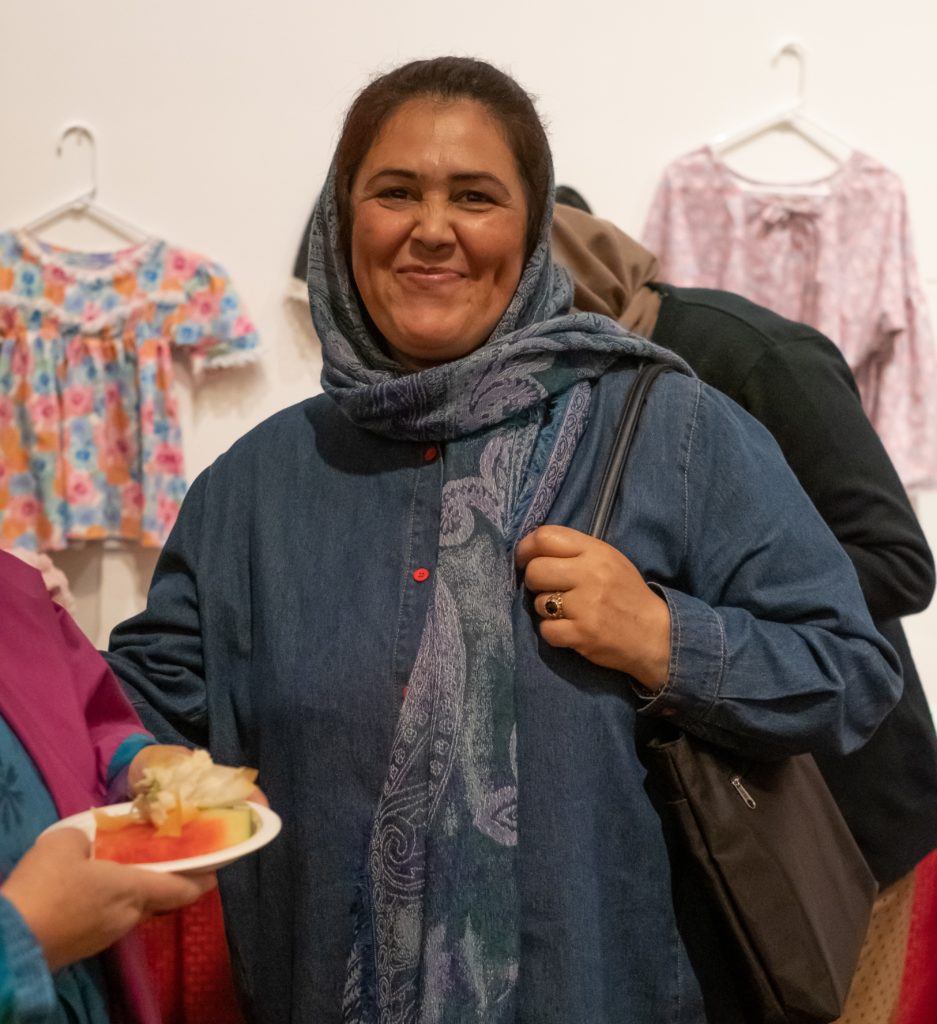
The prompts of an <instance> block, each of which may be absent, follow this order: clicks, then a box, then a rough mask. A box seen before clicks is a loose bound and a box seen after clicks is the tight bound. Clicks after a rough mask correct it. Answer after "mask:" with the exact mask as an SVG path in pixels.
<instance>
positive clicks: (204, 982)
mask: <svg viewBox="0 0 937 1024" xmlns="http://www.w3.org/2000/svg"><path fill="white" fill-rule="evenodd" d="M140 931H141V932H142V935H143V944H144V947H145V949H146V957H147V961H148V963H149V965H150V970H151V971H152V973H153V976H154V979H155V983H156V989H157V993H158V996H159V1006H160V1013H161V1014H162V1019H163V1024H244V1018H243V1016H242V1015H241V1012H240V1011H239V1009H238V1006H237V1001H236V999H235V996H234V984H233V982H232V979H231V967H230V963H229V960H228V947H227V944H226V943H225V937H224V925H223V923H222V917H221V900H220V899H219V898H218V892H217V890H216V891H214V892H210V893H208V894H207V895H206V896H203V897H202V898H201V899H200V900H199V901H198V902H197V903H194V904H193V905H192V906H191V907H185V908H184V909H183V910H179V911H176V912H175V913H173V914H166V915H165V916H162V917H154V918H152V919H151V920H149V921H147V922H146V924H144V925H143V926H142V927H141V929H140Z"/></svg>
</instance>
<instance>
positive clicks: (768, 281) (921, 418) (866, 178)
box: [643, 146, 937, 489]
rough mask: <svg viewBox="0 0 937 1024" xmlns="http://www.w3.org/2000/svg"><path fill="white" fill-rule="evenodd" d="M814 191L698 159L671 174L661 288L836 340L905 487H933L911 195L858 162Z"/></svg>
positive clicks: (925, 334) (928, 351) (934, 363)
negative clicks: (685, 290) (707, 292)
mask: <svg viewBox="0 0 937 1024" xmlns="http://www.w3.org/2000/svg"><path fill="white" fill-rule="evenodd" d="M815 184H818V185H820V184H822V185H824V186H825V188H824V189H823V191H822V194H809V193H798V192H796V191H791V190H789V189H788V190H784V189H781V188H777V187H774V186H771V185H767V184H760V183H757V182H750V181H748V180H747V179H745V178H743V177H742V176H741V175H737V174H735V173H733V172H732V171H730V170H729V168H728V167H727V166H726V165H725V164H724V163H723V162H722V161H721V160H720V159H719V158H718V157H717V156H716V155H715V153H714V152H713V151H712V149H711V148H710V147H708V146H707V147H704V148H702V149H698V150H696V151H694V152H692V153H689V154H687V155H686V156H684V157H681V158H680V159H679V160H676V161H674V163H672V164H671V165H670V166H669V167H668V168H667V169H666V170H665V171H664V175H663V178H662V180H661V182H660V184H659V186H658V188H657V193H656V195H655V196H654V200H653V203H652V205H651V210H650V213H649V214H648V219H647V224H646V226H645V230H644V238H643V241H644V244H645V245H646V246H647V248H648V249H650V250H651V252H653V253H655V254H656V256H657V257H658V259H659V260H660V266H661V272H660V279H661V280H663V281H667V282H669V283H671V284H675V285H683V286H685V287H697V288H721V289H725V290H726V291H731V292H736V293H737V294H739V295H744V296H745V297H746V298H748V299H751V300H752V301H753V302H757V303H758V304H759V305H762V306H767V307H768V308H769V309H773V310H774V311H775V312H777V313H780V314H781V315H782V316H786V317H788V318H789V319H791V320H799V321H801V322H804V323H808V324H811V325H812V326H813V327H815V328H817V330H819V331H821V332H822V333H823V334H825V335H827V337H829V338H831V339H832V340H833V341H835V342H836V343H837V344H838V345H839V347H840V349H841V350H842V352H843V355H844V356H845V357H846V361H847V362H848V363H849V366H850V368H851V369H852V372H853V374H854V375H855V378H856V383H857V384H858V385H859V391H860V393H861V395H862V405H863V408H864V409H865V411H866V414H867V415H868V417H869V419H870V421H871V422H872V425H873V426H874V427H875V429H876V430H877V431H878V434H879V436H880V437H881V439H882V441H883V443H884V445H885V448H886V449H887V451H888V454H889V455H890V456H891V458H892V461H893V462H894V464H895V468H896V469H897V470H898V474H899V476H900V477H901V479H902V481H903V482H904V485H905V487H907V488H909V489H912V488H928V487H937V354H935V350H934V341H933V336H932V332H931V328H930V323H929V320H928V316H927V309H926V304H925V301H924V295H923V292H922V291H921V287H920V283H919V279H918V272H917V265H916V261H915V257H914V251H913V248H912V244H911V231H910V227H909V225H908V214H907V203H906V200H905V194H904V189H903V188H902V185H901V182H900V180H899V179H898V177H897V176H896V175H895V174H894V173H892V172H891V171H889V170H888V169H887V168H885V167H883V166H882V165H881V164H880V163H878V162H877V161H876V160H873V159H872V158H871V157H869V156H866V155H865V154H863V153H859V152H854V153H853V154H852V156H851V157H850V158H849V159H848V160H847V161H846V162H845V163H844V164H843V166H842V167H841V168H840V169H839V170H838V171H837V172H836V173H835V174H833V175H831V176H830V177H829V178H826V179H824V181H823V182H822V183H815Z"/></svg>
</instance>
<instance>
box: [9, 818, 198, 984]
mask: <svg viewBox="0 0 937 1024" xmlns="http://www.w3.org/2000/svg"><path fill="white" fill-rule="evenodd" d="M90 853H91V844H90V843H89V842H88V837H87V836H86V835H85V834H84V833H83V832H80V831H78V830H77V829H73V828H63V829H59V830H57V831H55V832H50V833H49V834H48V835H45V836H40V838H39V839H37V840H36V842H35V844H34V845H33V847H32V848H31V849H30V850H29V851H27V853H26V854H25V855H24V857H23V858H22V860H20V862H19V863H18V864H17V865H16V867H15V868H14V869H13V871H12V872H11V873H10V876H9V878H7V880H6V882H4V884H3V886H2V887H0V893H2V894H3V895H4V896H5V897H6V898H7V899H8V900H9V901H10V902H11V903H12V904H13V905H14V906H15V907H16V909H17V910H18V911H19V912H20V915H21V916H22V917H23V920H25V922H26V924H27V925H29V927H30V929H31V930H32V933H33V935H35V936H36V940H37V941H38V943H39V945H40V946H41V947H42V950H43V952H44V953H45V956H46V960H47V961H48V964H49V969H50V970H52V971H57V970H58V969H59V968H61V967H64V966H65V965H66V964H70V963H74V962H75V961H76V960H83V959H84V958H85V957H87V956H92V955H93V954H95V953H100V952H101V950H102V949H106V948H107V947H108V946H110V945H111V944H112V943H114V942H116V941H117V940H118V939H119V938H120V937H121V936H122V935H124V934H125V933H126V932H129V931H130V930H131V928H134V927H135V926H136V925H138V924H139V923H140V922H141V921H145V920H146V919H147V918H148V917H151V916H152V915H153V914H158V913H163V912H165V911H168V910H175V909H176V908H177V907H184V906H186V905H187V904H189V903H194V902H195V900H197V899H198V898H199V896H201V895H202V894H203V893H205V892H207V891H208V890H209V889H212V888H214V886H215V876H214V874H205V875H197V876H191V877H190V876H182V875H173V874H157V873H156V872H155V871H145V870H143V869H142V868H134V867H128V866H127V865H124V864H114V863H112V862H110V861H104V860H91V858H90Z"/></svg>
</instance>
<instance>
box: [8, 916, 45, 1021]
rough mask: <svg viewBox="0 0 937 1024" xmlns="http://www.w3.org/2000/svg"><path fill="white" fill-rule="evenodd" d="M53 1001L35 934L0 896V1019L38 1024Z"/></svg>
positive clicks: (43, 957) (43, 956) (42, 955)
mask: <svg viewBox="0 0 937 1024" xmlns="http://www.w3.org/2000/svg"><path fill="white" fill-rule="evenodd" d="M57 1001H58V1000H57V997H56V994H55V987H54V985H53V983H52V975H51V974H50V972H49V967H48V965H47V963H46V958H45V955H44V954H43V952H42V949H41V948H40V946H39V943H38V942H37V941H36V937H35V936H34V935H33V933H32V932H31V931H30V929H29V927H28V926H27V924H26V922H25V921H24V920H23V918H22V917H21V916H20V913H19V911H18V910H17V909H16V907H14V906H13V904H12V903H11V902H10V901H9V900H8V899H6V898H5V897H3V896H0V1022H2V1024H42V1022H43V1021H45V1020H48V1018H49V1017H50V1015H51V1014H52V1011H53V1010H54V1009H55V1006H56V1003H57Z"/></svg>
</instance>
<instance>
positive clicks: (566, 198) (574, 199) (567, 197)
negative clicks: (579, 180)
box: [553, 185, 592, 213]
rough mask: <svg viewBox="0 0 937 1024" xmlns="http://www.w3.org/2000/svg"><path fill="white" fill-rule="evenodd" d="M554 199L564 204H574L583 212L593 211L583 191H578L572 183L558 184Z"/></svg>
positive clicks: (575, 207)
mask: <svg viewBox="0 0 937 1024" xmlns="http://www.w3.org/2000/svg"><path fill="white" fill-rule="evenodd" d="M553 199H554V201H555V202H557V203H562V204H563V206H572V207H573V208H574V209H576V210H582V212H583V213H592V207H591V206H590V205H589V204H588V203H587V202H586V200H585V198H584V197H583V195H582V193H581V192H577V191H576V189H574V188H573V186H572V185H557V186H556V192H555V193H554V195H553Z"/></svg>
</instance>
